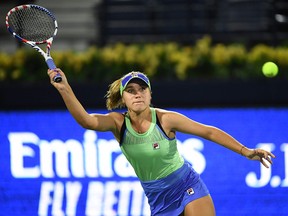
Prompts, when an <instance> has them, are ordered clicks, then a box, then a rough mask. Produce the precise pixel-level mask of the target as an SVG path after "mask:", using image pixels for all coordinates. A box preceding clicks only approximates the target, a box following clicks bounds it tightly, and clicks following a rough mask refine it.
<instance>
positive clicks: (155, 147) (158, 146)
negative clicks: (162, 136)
mask: <svg viewBox="0 0 288 216" xmlns="http://www.w3.org/2000/svg"><path fill="white" fill-rule="evenodd" d="M152 146H153V149H154V150H157V149H160V145H159V143H153V144H152Z"/></svg>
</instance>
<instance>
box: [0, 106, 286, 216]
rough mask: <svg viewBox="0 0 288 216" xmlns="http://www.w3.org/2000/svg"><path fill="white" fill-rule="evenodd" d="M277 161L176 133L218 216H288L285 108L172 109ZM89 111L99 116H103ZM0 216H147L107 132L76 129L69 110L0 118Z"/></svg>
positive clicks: (129, 172) (4, 114)
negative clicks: (253, 158)
mask: <svg viewBox="0 0 288 216" xmlns="http://www.w3.org/2000/svg"><path fill="white" fill-rule="evenodd" d="M173 110H174V111H178V112H181V113H183V114H184V115H187V116H188V117H190V118H192V119H193V120H195V121H198V122H201V123H204V124H208V125H213V126H216V127H218V128H220V129H223V130H224V131H226V132H228V133H229V134H231V135H232V136H233V137H235V138H236V139H237V140H239V141H240V142H241V143H243V144H245V145H246V146H248V147H250V148H255V147H262V148H265V149H267V150H270V151H271V152H273V153H274V154H275V155H276V156H277V158H276V159H274V163H273V165H272V166H271V168H269V169H267V168H265V167H264V166H262V165H260V163H259V162H257V161H251V160H248V159H246V158H245V157H243V156H241V155H239V154H237V153H234V152H232V151H230V150H228V149H226V148H224V147H222V146H219V145H218V144H215V143H213V142H211V141H208V140H205V139H202V138H200V137H194V136H191V135H187V134H181V133H178V134H177V140H178V148H179V151H180V152H181V154H182V155H183V157H184V158H185V159H186V160H188V161H189V162H191V163H192V165H193V166H194V168H195V169H196V170H197V171H198V172H199V173H200V174H201V176H202V179H203V180H204V182H205V183H206V185H207V186H208V188H209V190H210V193H211V195H212V198H213V200H214V203H215V208H216V212H217V215H219V216H222V215H229V216H231V215H233V216H237V215H239V216H240V215H241V216H243V215H270V216H271V215H277V216H281V215H288V195H287V187H288V109H284V108H283V109H282V108H277V109H276V108H263V109H261V108H246V109H240V108H234V109H173ZM91 112H98V113H104V112H105V111H104V110H92V111H91ZM0 158H1V163H0V215H1V216H2V215H3V216H12V215H13V216H17V215H19V216H20V215H21V216H26V215H27V216H33V215H41V216H42V215H43V216H44V215H57V216H58V215H59V216H64V215H69V216H73V215H77V216H78V215H87V216H113V215H119V216H128V215H135V216H136V215H139V216H142V215H143V216H144V215H149V213H150V210H149V206H148V204H147V199H146V197H145V195H144V193H143V191H142V188H141V186H140V183H139V182H138V180H137V178H136V176H135V173H134V172H133V170H132V168H131V166H130V165H129V164H128V162H127V160H126V159H125V157H124V156H123V154H122V153H121V151H120V148H119V145H118V143H117V141H116V140H115V139H114V137H113V135H112V133H109V132H95V131H91V130H85V129H83V128H81V127H80V126H79V125H78V124H77V123H76V122H75V120H74V119H73V118H72V117H71V115H70V114H69V113H68V112H67V111H2V112H0Z"/></svg>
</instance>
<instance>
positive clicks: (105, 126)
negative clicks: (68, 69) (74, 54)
mask: <svg viewBox="0 0 288 216" xmlns="http://www.w3.org/2000/svg"><path fill="white" fill-rule="evenodd" d="M57 72H58V73H60V75H61V76H62V81H61V82H59V83H58V82H54V81H53V77H54V76H55V75H56V74H57ZM48 75H49V77H50V82H51V84H52V85H53V86H54V87H55V88H56V89H57V90H58V92H59V93H60V95H61V96H62V98H63V101H64V103H65V105H66V107H67V109H68V110H69V112H70V113H71V115H72V116H73V117H74V119H75V120H76V121H77V122H78V123H79V124H80V125H81V126H82V127H84V128H86V129H91V130H98V131H114V130H115V122H114V119H113V117H112V116H113V115H111V114H106V115H103V114H93V115H90V114H89V113H87V111H86V110H85V109H84V107H83V106H82V104H81V103H80V102H79V100H78V99H77V98H76V96H75V94H74V92H73V90H72V88H71V86H70V85H69V83H68V81H67V78H66V76H65V74H64V72H63V71H62V70H61V69H58V68H57V69H54V70H48Z"/></svg>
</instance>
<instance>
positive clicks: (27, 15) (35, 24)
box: [8, 8, 55, 42]
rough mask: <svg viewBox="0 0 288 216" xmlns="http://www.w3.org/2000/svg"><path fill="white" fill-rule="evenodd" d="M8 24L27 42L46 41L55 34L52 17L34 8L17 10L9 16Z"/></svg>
mask: <svg viewBox="0 0 288 216" xmlns="http://www.w3.org/2000/svg"><path fill="white" fill-rule="evenodd" d="M8 22H9V25H10V27H12V28H13V31H14V32H15V33H16V34H17V35H19V36H20V37H21V38H23V39H26V40H28V41H33V42H42V41H46V40H47V39H49V38H51V37H53V35H54V32H55V24H54V20H53V19H52V17H51V16H49V15H48V14H47V13H46V12H45V11H43V10H39V9H36V8H26V9H23V10H17V11H15V12H14V13H11V14H10V16H9V20H8Z"/></svg>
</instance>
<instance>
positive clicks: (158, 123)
mask: <svg viewBox="0 0 288 216" xmlns="http://www.w3.org/2000/svg"><path fill="white" fill-rule="evenodd" d="M155 112H156V124H157V125H158V127H159V128H160V130H161V131H162V132H163V134H165V135H166V136H167V134H166V133H165V131H164V129H163V127H162V125H161V123H160V121H159V118H158V115H157V111H156V110H155ZM167 137H168V136H167Z"/></svg>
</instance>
